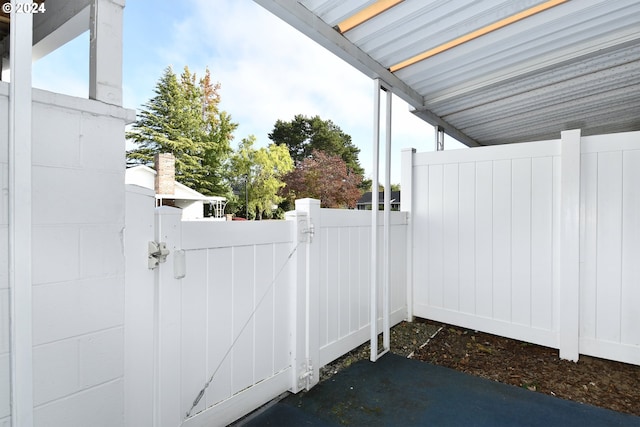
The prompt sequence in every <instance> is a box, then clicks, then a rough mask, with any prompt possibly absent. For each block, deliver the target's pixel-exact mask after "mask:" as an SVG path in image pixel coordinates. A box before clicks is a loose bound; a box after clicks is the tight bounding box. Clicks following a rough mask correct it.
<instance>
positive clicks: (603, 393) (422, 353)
mask: <svg viewBox="0 0 640 427" xmlns="http://www.w3.org/2000/svg"><path fill="white" fill-rule="evenodd" d="M427 341H428V343H427V344H426V345H425V344H424V343H425V342H427ZM391 343H392V346H391V351H392V352H394V353H396V354H400V355H403V356H410V357H412V358H413V359H417V360H422V361H426V362H429V363H432V364H434V365H440V366H445V367H448V368H453V369H456V370H458V371H462V372H466V373H468V374H472V375H477V376H480V377H483V378H488V379H491V380H494V381H499V382H502V383H506V384H511V385H515V386H518V387H523V388H526V389H529V390H531V391H535V392H540V393H546V394H549V395H552V396H557V397H560V398H563V399H569V400H573V401H576V402H583V403H588V404H591V405H595V406H600V407H603V408H608V409H612V410H614V411H619V412H625V413H629V414H633V415H638V416H640V366H635V365H630V364H626V363H620V362H614V361H610V360H604V359H598V358H595V357H589V356H584V355H581V356H580V360H579V361H578V362H577V363H574V362H570V361H567V360H561V359H560V358H559V357H558V350H556V349H551V348H547V347H542V346H538V345H534V344H528V343H525V342H521V341H517V340H512V339H508V338H503V337H498V336H495V335H491V334H486V333H482V332H477V331H472V330H469V329H464V328H459V327H457V326H451V325H444V324H442V323H437V322H431V321H423V320H416V321H415V322H413V323H407V322H402V323H400V324H398V325H396V326H394V327H393V328H392V329H391ZM368 357H369V345H368V344H363V345H362V346H360V347H358V348H357V349H355V350H353V351H352V352H350V353H348V354H347V355H345V356H343V357H341V358H340V359H338V360H336V361H334V362H333V363H331V364H329V365H327V366H326V367H324V368H323V369H322V371H321V379H326V378H328V377H330V376H331V375H333V374H335V373H337V372H338V371H339V370H341V369H343V368H345V367H347V366H349V365H350V364H351V363H353V362H355V361H357V360H362V359H368Z"/></svg>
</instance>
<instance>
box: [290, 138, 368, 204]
mask: <svg viewBox="0 0 640 427" xmlns="http://www.w3.org/2000/svg"><path fill="white" fill-rule="evenodd" d="M284 182H285V184H286V187H284V189H283V191H284V192H285V193H286V194H284V195H285V196H286V197H288V198H290V199H291V200H293V199H302V198H305V197H311V198H314V199H319V200H320V205H321V206H322V207H323V208H355V206H356V202H357V201H358V199H359V198H360V196H361V192H360V189H359V188H358V186H359V185H360V183H361V182H362V175H359V174H357V173H354V172H353V171H350V170H349V169H348V168H347V164H346V163H345V161H344V160H342V158H341V157H340V156H337V155H331V154H327V153H325V152H322V151H318V150H314V151H313V152H312V154H311V156H310V157H307V158H305V159H304V160H302V161H301V162H298V164H297V165H296V168H295V169H294V170H293V171H292V172H289V173H288V174H287V175H286V176H285V177H284Z"/></svg>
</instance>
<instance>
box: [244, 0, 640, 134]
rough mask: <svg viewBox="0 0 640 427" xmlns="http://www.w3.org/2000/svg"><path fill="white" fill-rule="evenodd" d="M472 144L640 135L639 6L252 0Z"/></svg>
mask: <svg viewBox="0 0 640 427" xmlns="http://www.w3.org/2000/svg"><path fill="white" fill-rule="evenodd" d="M254 1H256V2H257V3H259V4H260V5H262V6H264V7H265V8H266V9H268V10H270V11H271V12H273V13H274V14H276V15H277V16H279V17H280V18H282V19H283V20H285V21H286V22H288V23H289V24H291V25H293V26H294V27H296V28H297V29H298V30H300V31H301V32H303V33H304V34H306V35H308V36H309V37H311V38H312V39H313V40H315V41H316V42H318V43H319V44H321V45H323V46H324V47H326V48H327V49H329V50H330V51H332V52H333V53H335V54H336V55H338V56H339V57H340V58H342V59H344V60H345V61H347V62H348V63H350V64H352V65H353V66H354V67H356V68H357V69H359V70H360V71H362V72H363V73H365V74H366V75H368V76H370V77H371V78H376V79H380V80H381V81H382V82H383V85H384V86H385V87H386V88H387V89H389V90H392V91H393V92H394V93H395V94H397V95H399V96H400V97H402V98H403V99H404V100H406V101H407V102H408V103H409V104H410V105H411V106H412V107H413V113H414V114H416V115H417V116H418V117H421V118H422V119H424V120H426V121H427V122H429V123H431V124H432V125H436V126H440V127H442V128H443V129H444V131H445V132H446V133H448V134H449V135H451V136H453V137H455V138H456V139H458V140H459V141H461V142H463V143H465V144H467V145H469V146H475V145H489V144H500V143H507V142H522V141H535V140H544V139H552V138H553V139H555V138H559V137H560V132H561V131H563V130H567V129H575V128H581V129H582V134H583V135H591V134H601V133H612V132H622V131H634V130H640V115H639V114H638V111H640V1H638V0H616V1H610V0H573V1H569V0H547V1H543V0H528V1H513V0H511V1H507V0H484V1H477V0H449V1H441V0H420V1H411V0H379V1H373V0H254Z"/></svg>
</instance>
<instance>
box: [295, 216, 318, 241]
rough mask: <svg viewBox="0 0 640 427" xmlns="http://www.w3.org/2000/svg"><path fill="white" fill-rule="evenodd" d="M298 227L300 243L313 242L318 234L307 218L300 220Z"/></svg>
mask: <svg viewBox="0 0 640 427" xmlns="http://www.w3.org/2000/svg"><path fill="white" fill-rule="evenodd" d="M298 226H299V230H300V237H299V239H298V241H299V242H300V243H311V242H313V236H315V234H316V227H315V226H314V225H313V224H312V223H311V222H310V221H309V220H308V219H307V218H300V219H299V223H298Z"/></svg>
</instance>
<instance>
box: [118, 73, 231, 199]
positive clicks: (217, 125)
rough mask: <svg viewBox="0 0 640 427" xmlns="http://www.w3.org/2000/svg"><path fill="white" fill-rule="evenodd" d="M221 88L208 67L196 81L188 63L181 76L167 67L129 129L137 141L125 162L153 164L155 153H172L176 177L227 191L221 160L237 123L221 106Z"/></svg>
mask: <svg viewBox="0 0 640 427" xmlns="http://www.w3.org/2000/svg"><path fill="white" fill-rule="evenodd" d="M219 89H220V85H219V84H213V83H212V82H211V75H210V72H209V70H208V69H207V70H206V73H205V76H204V77H203V78H202V79H200V80H197V78H196V75H195V74H193V73H191V72H190V71H189V68H188V67H185V68H184V70H183V72H182V74H181V75H180V76H179V78H178V76H176V74H175V73H174V72H173V70H172V69H171V67H168V68H166V69H165V71H164V73H163V75H162V77H161V78H160V80H159V81H158V83H157V84H156V88H155V96H154V97H153V98H151V99H150V100H149V101H148V102H147V103H146V104H144V106H143V107H142V110H141V111H140V113H139V115H138V119H137V121H136V123H135V124H134V125H133V130H132V131H131V132H128V133H127V138H128V139H129V140H131V141H133V142H134V143H135V144H136V145H137V146H138V147H137V148H135V149H133V150H131V151H129V152H128V153H127V160H128V162H129V163H134V164H146V165H151V164H152V163H153V156H154V155H155V154H156V153H173V155H174V156H175V158H176V180H177V181H178V182H181V183H182V184H184V185H186V186H188V187H190V188H192V189H194V190H196V191H199V192H201V193H203V194H207V195H227V194H228V193H229V191H230V189H229V186H228V184H227V183H226V180H225V179H224V173H223V164H224V162H225V161H226V160H227V159H228V157H229V154H230V153H231V147H230V141H231V139H232V138H233V131H234V130H235V129H236V127H237V124H235V123H233V122H232V121H231V117H230V116H229V115H228V114H227V113H226V112H224V111H220V110H219V103H220V95H219V92H218V91H219Z"/></svg>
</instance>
